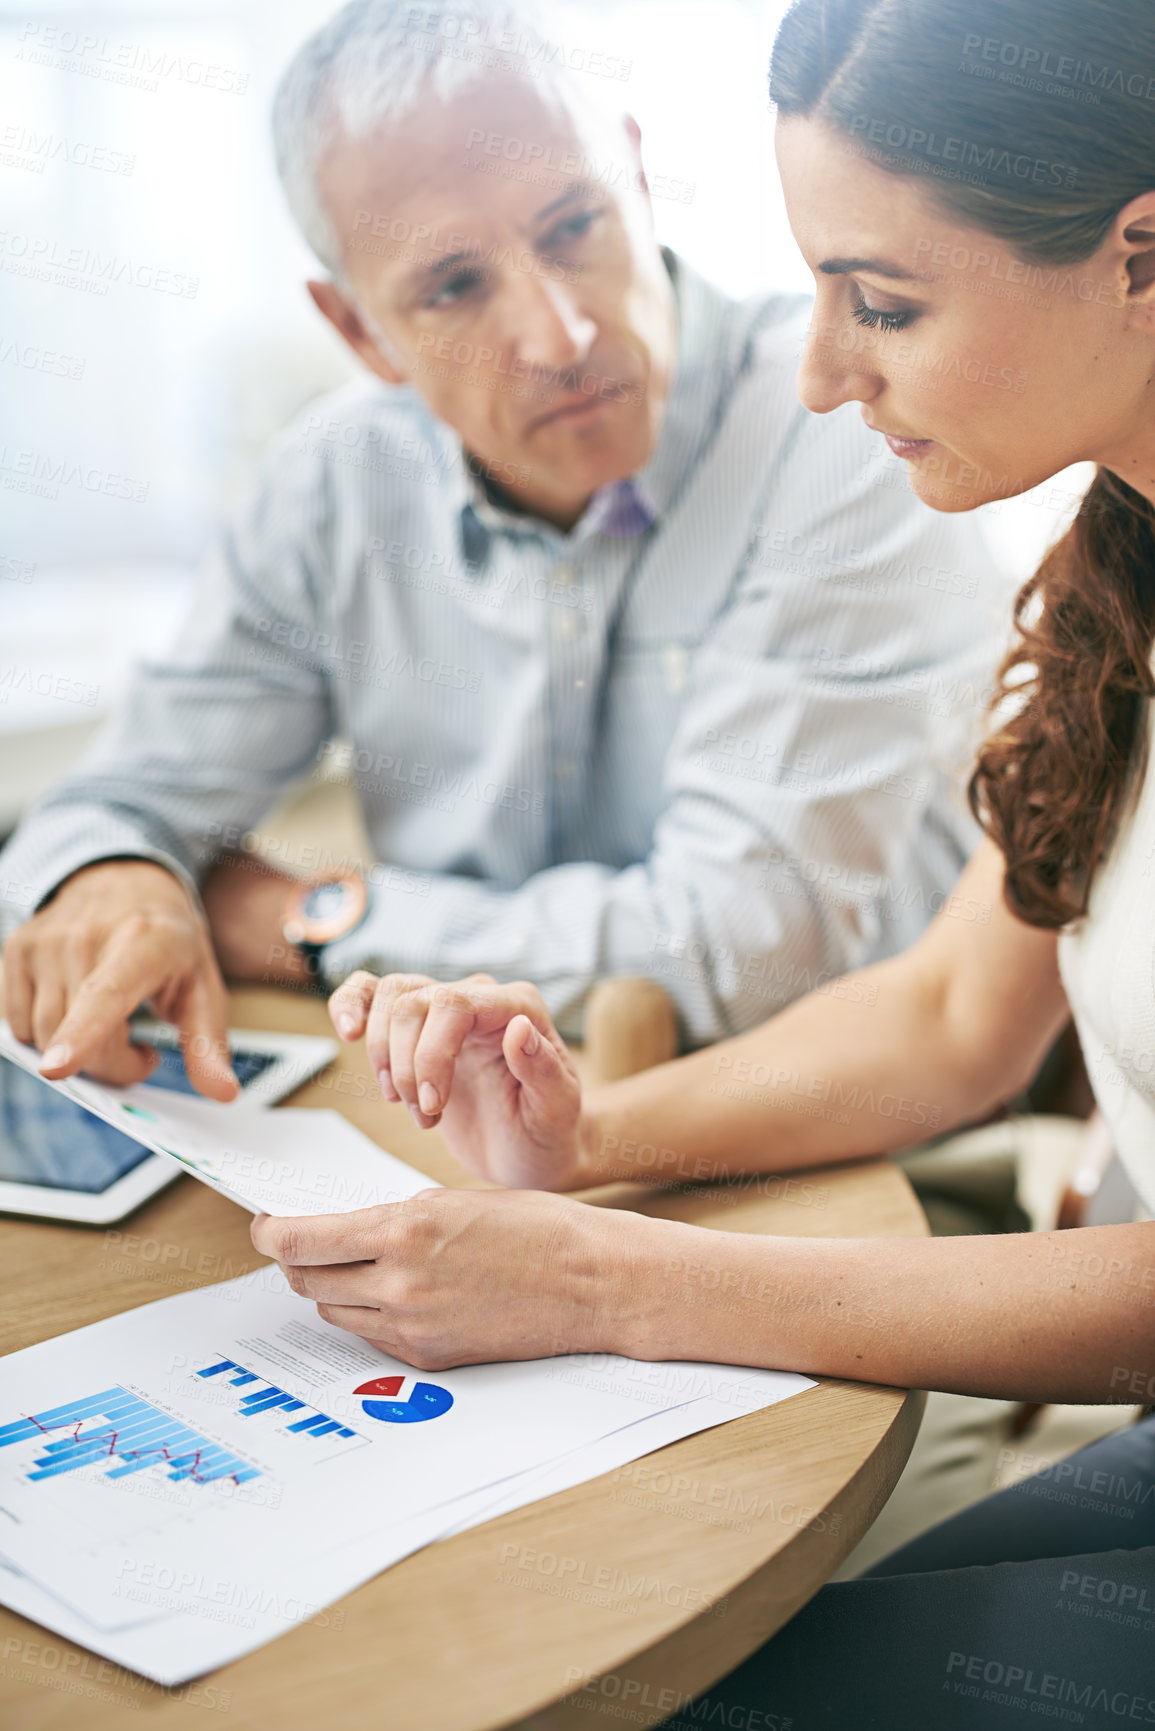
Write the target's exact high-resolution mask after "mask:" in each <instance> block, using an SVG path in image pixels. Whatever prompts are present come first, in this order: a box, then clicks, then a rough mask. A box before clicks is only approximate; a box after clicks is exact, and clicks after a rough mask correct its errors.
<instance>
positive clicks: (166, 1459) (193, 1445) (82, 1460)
mask: <svg viewBox="0 0 1155 1731" xmlns="http://www.w3.org/2000/svg"><path fill="white" fill-rule="evenodd" d="M90 1421H94V1422H91V1423H90ZM86 1427H89V1428H86ZM55 1430H68V1431H69V1432H70V1433H71V1434H70V1435H68V1436H64V1437H56V1438H54V1439H53V1440H52V1441H51V1442H49V1441H47V1440H43V1453H42V1454H40V1455H38V1456H37V1457H36V1459H35V1461H34V1463H33V1470H32V1471H31V1472H30V1473H29V1474H28V1482H29V1483H30V1484H35V1483H37V1482H38V1481H40V1480H43V1479H52V1478H59V1477H60V1476H61V1474H63V1473H70V1472H75V1470H76V1469H77V1468H78V1467H85V1466H89V1465H91V1464H92V1463H94V1462H96V1461H98V1460H111V1461H114V1462H116V1463H118V1464H116V1465H114V1466H112V1467H110V1469H109V1471H108V1472H107V1473H105V1474H104V1477H105V1478H108V1479H123V1478H127V1477H128V1476H129V1474H131V1473H138V1472H143V1470H144V1468H145V1467H166V1468H167V1469H168V1472H167V1475H166V1476H167V1477H168V1478H170V1479H173V1480H191V1481H192V1482H193V1483H194V1484H200V1485H207V1484H211V1483H212V1482H213V1480H214V1479H225V1478H231V1479H232V1480H233V1481H234V1482H235V1483H236V1484H238V1485H243V1484H245V1483H246V1482H247V1481H248V1480H249V1479H257V1478H260V1476H261V1472H260V1468H259V1467H255V1466H253V1465H252V1463H251V1462H250V1461H246V1460H242V1458H241V1457H240V1456H239V1455H235V1454H233V1453H232V1452H231V1451H230V1450H228V1449H226V1448H223V1447H222V1446H221V1445H220V1443H217V1442H214V1441H213V1440H212V1438H211V1437H206V1436H201V1435H199V1434H198V1432H196V1431H195V1430H191V1429H190V1428H189V1426H188V1425H185V1424H182V1423H181V1422H180V1420H179V1419H175V1418H173V1416H172V1414H171V1413H167V1412H162V1411H161V1409H160V1408H159V1407H155V1406H152V1405H150V1403H149V1402H148V1401H146V1400H141V1399H140V1397H139V1396H138V1395H135V1394H130V1393H129V1392H128V1390H127V1389H124V1388H119V1387H113V1388H106V1389H104V1390H103V1391H102V1392H101V1393H100V1394H92V1395H85V1396H83V1397H82V1398H81V1399H80V1400H73V1401H66V1402H65V1403H64V1404H63V1405H62V1406H55V1407H50V1408H49V1409H48V1411H47V1412H38V1413H33V1414H31V1415H30V1416H29V1417H25V1418H19V1419H15V1420H13V1422H12V1423H11V1424H6V1425H0V1448H7V1447H9V1446H10V1445H11V1444H12V1443H21V1442H28V1441H30V1440H42V1439H47V1437H48V1434H49V1432H51V1431H55Z"/></svg>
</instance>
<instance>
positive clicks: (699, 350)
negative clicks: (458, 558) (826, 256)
mask: <svg viewBox="0 0 1155 1731" xmlns="http://www.w3.org/2000/svg"><path fill="white" fill-rule="evenodd" d="M663 256H664V258H665V263H666V268H667V270H668V271H669V273H670V280H671V282H672V283H673V287H674V301H675V307H676V314H677V325H678V331H677V349H676V354H675V363H674V376H673V380H672V382H671V385H670V394H669V398H668V400H667V403H666V412H665V416H664V417H663V421H662V430H661V433H660V434H659V437H658V443H657V447H656V449H655V451H654V454H653V456H652V457H651V458H650V461H649V462H648V463H647V464H646V465H645V467H644V468H643V469H641V470H640V471H639V472H638V474H637V475H633V476H630V477H629V478H627V479H626V480H622V481H611V482H608V483H607V484H606V485H605V486H604V487H599V488H598V490H597V492H596V493H595V494H594V495H593V497H592V498H591V500H590V502H589V504H588V505H587V506H586V508H585V511H584V512H583V513H582V515H581V517H580V518H579V519H578V521H577V522H576V523H575V524H574V526H573V528H572V529H570V530H569V531H568V532H566V531H564V530H560V529H558V528H556V527H555V526H554V525H553V524H550V523H545V522H543V521H542V519H541V518H539V517H534V516H532V515H531V514H530V513H529V512H522V511H517V510H513V509H510V508H509V507H508V506H506V505H504V504H503V503H501V501H500V500H499V499H497V498H496V497H495V496H494V494H493V492H492V491H491V490H490V489H488V488H487V487H486V485H485V482H484V479H483V477H482V476H481V474H480V473H479V472H478V470H477V468H476V466H475V465H472V464H470V463H469V462H468V459H467V461H466V464H465V474H466V483H467V486H466V498H465V500H464V502H463V505H462V519H463V520H462V537H463V541H464V543H465V547H466V553H467V557H474V558H476V556H477V554H478V553H479V552H480V551H481V546H482V544H483V543H484V542H486V541H487V540H488V539H489V537H490V536H493V535H514V536H527V535H533V536H539V537H542V536H544V537H546V538H548V539H551V540H555V541H558V542H559V543H561V544H563V545H573V544H576V543H580V542H582V541H585V540H586V539H588V537H589V536H591V535H607V536H610V537H611V538H613V539H615V540H624V539H628V538H630V537H633V536H636V535H640V534H643V533H644V532H645V530H647V529H649V528H651V527H652V525H653V524H654V523H655V522H657V521H658V520H659V519H660V518H661V517H662V516H663V515H664V514H665V512H666V511H667V510H668V509H669V508H670V506H671V505H672V504H673V502H674V500H675V499H676V498H677V497H678V495H679V493H680V491H681V489H682V487H683V486H684V484H685V482H686V480H687V478H688V476H689V473H690V470H691V469H692V467H693V465H694V463H695V461H696V460H697V458H698V456H699V455H700V454H701V452H702V450H703V449H704V447H705V445H706V443H707V442H708V440H709V438H710V435H711V433H712V431H713V427H714V423H715V421H716V418H717V414H718V410H719V407H720V405H721V401H722V391H723V385H724V380H725V376H726V371H727V369H726V367H725V366H724V364H723V363H724V361H725V359H726V352H727V340H726V339H727V336H728V334H729V324H730V320H729V319H728V318H727V316H726V315H727V313H731V312H732V311H733V309H734V303H733V302H731V301H729V300H728V299H727V298H726V296H725V295H723V294H721V293H720V292H719V291H718V290H717V289H715V288H713V287H712V286H711V285H710V284H709V283H707V282H706V281H705V279H704V278H702V277H700V276H699V275H698V274H697V272H696V271H693V270H691V269H690V268H689V267H688V266H687V265H686V264H685V263H684V261H683V260H681V259H680V258H678V257H677V256H676V255H675V254H674V253H672V252H670V251H668V250H667V249H663Z"/></svg>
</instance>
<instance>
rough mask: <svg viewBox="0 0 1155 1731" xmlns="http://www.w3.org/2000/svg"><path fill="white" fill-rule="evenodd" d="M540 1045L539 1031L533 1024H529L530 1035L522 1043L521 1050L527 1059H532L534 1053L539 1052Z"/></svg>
mask: <svg viewBox="0 0 1155 1731" xmlns="http://www.w3.org/2000/svg"><path fill="white" fill-rule="evenodd" d="M540 1045H541V1035H540V1034H539V1033H538V1031H537V1029H536V1028H535V1027H534V1025H533V1023H532V1022H531V1023H530V1024H529V1033H528V1034H527V1035H526V1036H525V1039H524V1040H523V1041H522V1045H521V1049H522V1051H523V1052H524V1053H525V1055H526V1057H527V1058H532V1057H533V1055H534V1053H535V1052H536V1051H537V1049H538V1047H539V1046H540Z"/></svg>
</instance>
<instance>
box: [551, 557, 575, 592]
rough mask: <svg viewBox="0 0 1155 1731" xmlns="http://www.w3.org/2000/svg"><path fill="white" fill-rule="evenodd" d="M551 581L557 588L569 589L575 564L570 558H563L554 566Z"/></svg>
mask: <svg viewBox="0 0 1155 1731" xmlns="http://www.w3.org/2000/svg"><path fill="white" fill-rule="evenodd" d="M550 581H551V582H552V583H553V586H554V588H555V589H568V588H569V586H570V584H571V583H572V582H573V566H572V565H571V564H570V563H569V561H568V559H562V560H561V561H560V563H558V564H557V565H555V566H554V568H553V571H552V573H551V577H550Z"/></svg>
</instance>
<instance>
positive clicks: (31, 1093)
mask: <svg viewBox="0 0 1155 1731" xmlns="http://www.w3.org/2000/svg"><path fill="white" fill-rule="evenodd" d="M133 1033H134V1036H135V1037H136V1038H137V1039H140V1040H143V1041H146V1042H147V1043H148V1044H149V1045H151V1046H155V1047H156V1049H157V1050H158V1051H159V1053H160V1063H159V1065H158V1066H157V1068H156V1069H155V1070H154V1071H153V1073H152V1075H151V1076H150V1077H149V1079H148V1082H147V1083H146V1084H145V1086H147V1087H150V1088H167V1089H173V1090H175V1091H177V1092H179V1093H185V1094H191V1093H192V1092H193V1088H192V1084H191V1083H190V1081H189V1079H188V1076H187V1074H186V1072H185V1067H184V1059H183V1058H182V1056H181V1050H180V1042H179V1040H178V1039H177V1037H176V1032H175V1030H174V1029H172V1028H167V1027H165V1026H163V1025H162V1024H160V1023H156V1022H143V1021H142V1022H134V1023H133ZM229 1044H230V1046H231V1047H232V1056H233V1068H234V1069H235V1071H236V1075H237V1080H238V1082H239V1083H240V1084H241V1098H242V1099H244V1100H248V1101H249V1102H251V1103H253V1104H265V1105H271V1104H272V1103H273V1102H274V1101H276V1100H280V1099H283V1098H284V1096H285V1095H286V1094H291V1093H292V1092H293V1090H294V1089H295V1088H299V1087H300V1086H301V1084H302V1083H303V1082H306V1081H308V1079H309V1077H310V1076H315V1075H316V1074H317V1072H318V1071H319V1070H323V1069H324V1067H325V1065H326V1064H328V1063H330V1062H331V1061H332V1060H333V1058H334V1057H336V1055H337V1042H336V1040H325V1039H320V1038H316V1037H314V1036H312V1035H305V1034H267V1033H255V1032H251V1031H250V1030H249V1029H240V1028H238V1029H233V1030H231V1031H230V1033H229ZM180 1176H181V1169H180V1167H179V1166H177V1165H174V1163H173V1162H172V1161H171V1160H166V1159H164V1158H163V1156H161V1155H159V1154H153V1153H152V1152H151V1151H150V1150H149V1149H148V1148H144V1147H142V1146H141V1144H140V1143H139V1142H135V1141H134V1140H133V1139H132V1137H131V1136H125V1135H124V1134H123V1133H122V1132H121V1131H120V1130H115V1129H113V1127H112V1125H111V1124H106V1123H105V1122H104V1121H103V1119H101V1118H97V1117H96V1116H95V1114H93V1113H92V1112H88V1111H86V1110H85V1108H84V1107H83V1106H81V1105H79V1104H78V1103H77V1102H76V1101H74V1100H70V1099H67V1098H66V1097H65V1096H64V1095H63V1094H59V1093H57V1092H56V1090H55V1089H53V1088H50V1087H48V1086H47V1085H46V1084H45V1083H44V1082H42V1081H41V1080H40V1078H39V1077H37V1076H35V1075H32V1074H31V1073H30V1072H29V1071H28V1070H25V1069H22V1068H21V1066H20V1065H19V1064H17V1063H14V1062H13V1061H12V1059H10V1058H7V1057H5V1056H4V1055H3V1054H2V1053H0V1212H2V1213H5V1214H25V1215H33V1216H36V1217H38V1218H40V1219H45V1220H72V1221H76V1222H79V1223H82V1224H87V1225H92V1226H104V1225H109V1224H111V1222H113V1221H115V1220H122V1219H123V1218H124V1216H125V1215H126V1214H128V1213H130V1212H131V1210H132V1209H134V1208H137V1207H139V1206H140V1204H141V1203H142V1202H146V1201H147V1200H148V1198H149V1197H150V1196H155V1194H156V1193H157V1191H158V1190H163V1189H164V1187H165V1185H166V1184H171V1183H173V1182H174V1180H175V1179H177V1178H179V1177H180Z"/></svg>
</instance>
